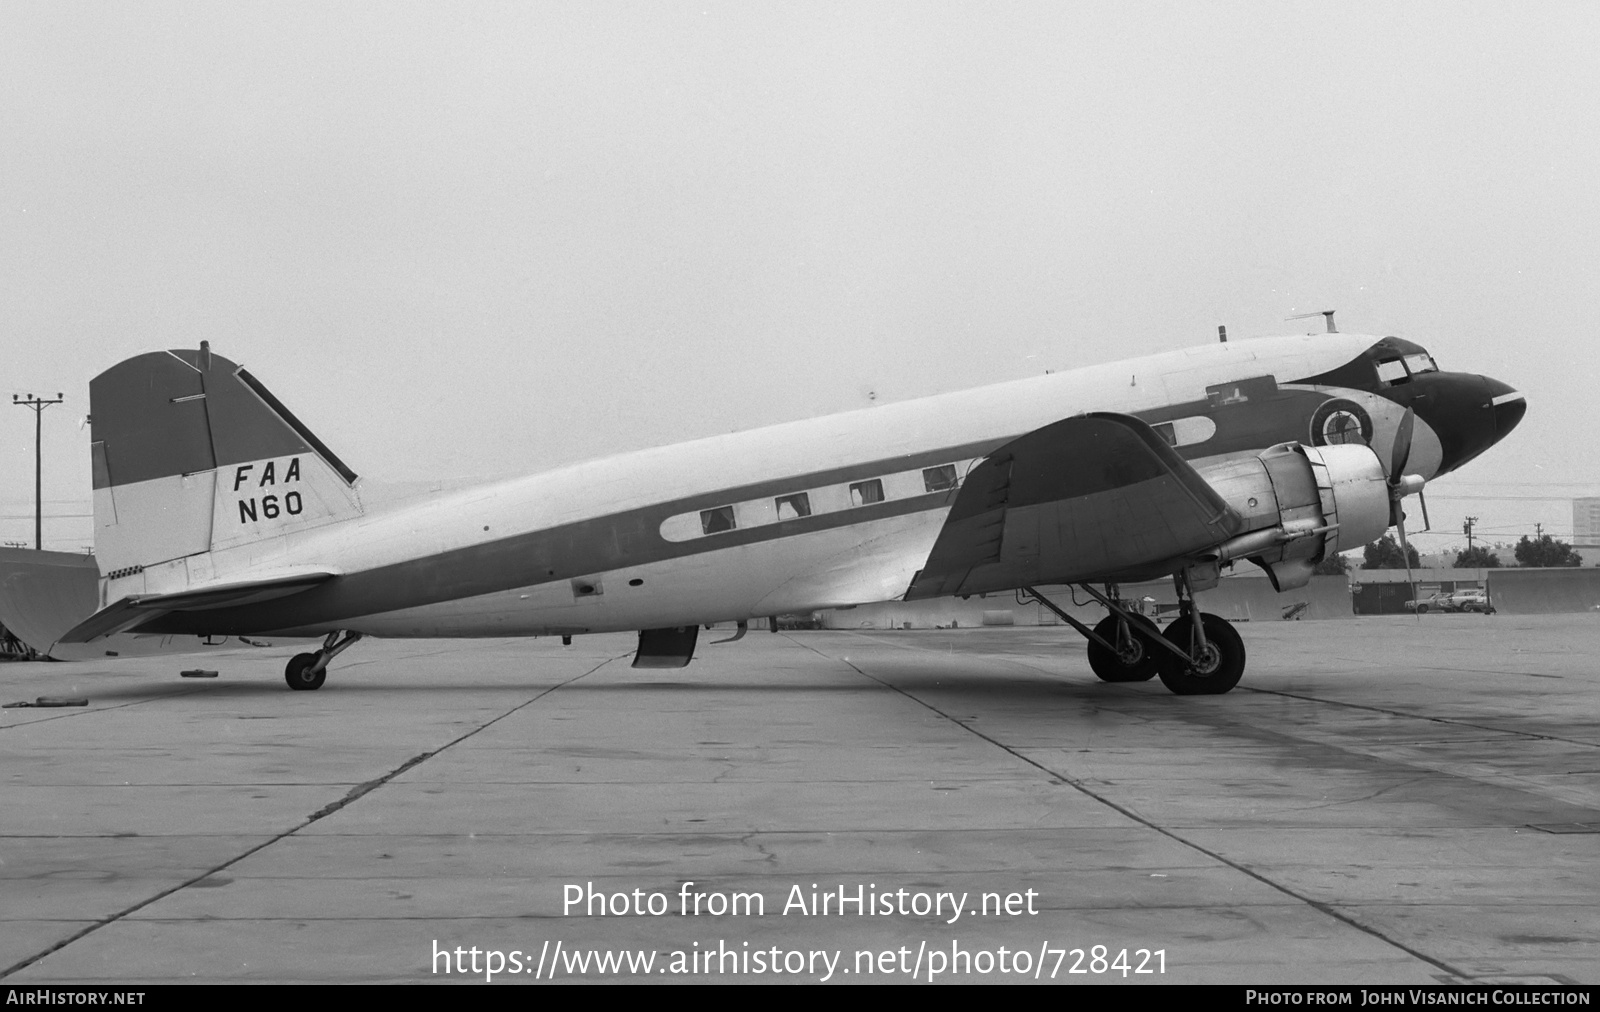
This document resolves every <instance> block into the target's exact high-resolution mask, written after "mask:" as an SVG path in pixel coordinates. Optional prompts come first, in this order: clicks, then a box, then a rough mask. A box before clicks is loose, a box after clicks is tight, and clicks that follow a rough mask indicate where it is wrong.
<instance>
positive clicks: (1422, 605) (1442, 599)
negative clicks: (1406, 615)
mask: <svg viewBox="0 0 1600 1012" xmlns="http://www.w3.org/2000/svg"><path fill="white" fill-rule="evenodd" d="M1449 610H1450V595H1449V594H1445V593H1438V594H1429V595H1428V596H1427V597H1419V598H1417V599H1416V600H1415V601H1407V602H1406V611H1414V612H1416V613H1417V614H1418V615H1426V614H1427V613H1428V612H1430V611H1449Z"/></svg>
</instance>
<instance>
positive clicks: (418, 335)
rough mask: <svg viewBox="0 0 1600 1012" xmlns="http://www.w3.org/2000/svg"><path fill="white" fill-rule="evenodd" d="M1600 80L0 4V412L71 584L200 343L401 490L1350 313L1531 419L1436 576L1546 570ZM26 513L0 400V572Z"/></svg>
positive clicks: (1586, 382) (630, 23)
mask: <svg viewBox="0 0 1600 1012" xmlns="http://www.w3.org/2000/svg"><path fill="white" fill-rule="evenodd" d="M1597 52H1600V5H1596V4H1593V3H1524V4H1508V3H1483V4H1471V3H1460V2H1454V3H1447V4H1429V3H1417V2H1408V3H1405V4H1394V3H1381V4H1352V3H1340V4H1289V3H1282V2H1272V3H1259V4H1200V3H1171V4H1149V5H1137V4H1128V3H1116V4H1113V3H1108V2H1100V3H1093V4H1067V3H1060V2H1052V3H1040V4H1028V3H1004V4H956V3H946V4H937V3H928V2H917V3H905V4H870V3H861V2H850V3H843V4H823V3H790V4H758V3H750V2H738V3H697V4H681V3H671V2H661V3H641V4H620V3H572V4H538V3H515V4H503V5H502V4H479V3H434V4H410V5H402V4H397V3H381V4H378V3H374V4H328V3H320V2H319V3H307V4H289V3H272V4H246V3H228V4H215V3H194V4H157V3H138V4H105V3H83V4H70V3H62V2H59V0H51V2H47V3H29V2H22V0H8V2H6V3H5V4H3V5H0V131H3V133H0V216H3V217H0V350H3V352H4V356H3V358H0V370H3V372H0V393H4V394H10V393H21V392H29V391H31V392H35V393H46V394H49V395H51V396H53V395H54V394H55V393H56V392H57V391H61V392H63V393H64V394H65V395H66V397H67V403H66V405H65V406H63V407H57V408H51V409H49V410H48V411H47V412H46V413H45V415H44V426H45V443H44V452H45V497H46V499H47V500H50V502H48V503H47V505H46V517H47V519H46V547H50V548H60V549H75V548H78V547H81V546H86V545H87V544H88V543H89V541H90V538H91V532H92V527H91V524H90V522H89V520H88V519H87V518H86V517H83V516H76V517H75V516H70V515H65V514H87V513H88V512H89V483H90V474H89V457H88V430H87V428H80V426H79V422H80V421H81V420H82V418H83V415H84V414H85V413H86V412H87V411H88V383H89V380H90V378H91V377H93V376H94V375H95V374H97V373H99V372H100V371H102V370H103V369H105V368H107V367H109V366H111V365H112V364H114V363H116V362H117V361H119V360H121V359H123V358H125V357H127V356H129V355H133V354H136V353H139V352H143V351H149V350H155V349H161V348H169V347H195V346H197V345H198V343H199V342H200V341H201V340H203V339H204V340H209V341H211V343H212V346H213V348H214V349H215V350H216V351H218V352H219V353H221V354H223V355H226V356H228V357H229V358H232V359H234V360H236V361H239V362H242V363H244V364H246V365H247V366H248V367H249V368H250V369H251V371H252V372H254V373H255V374H256V375H257V376H258V377H260V378H261V379H262V380H263V381H264V382H266V383H267V384H268V385H269V386H271V387H272V389H273V391H274V392H275V393H276V394H277V395H278V397H279V398H280V399H281V400H283V401H284V402H285V403H286V404H288V405H289V406H290V407H291V408H292V409H293V410H294V411H295V412H296V413H297V414H299V415H300V417H301V418H302V419H304V420H305V421H306V422H307V423H308V424H309V425H310V426H311V427H312V428H313V429H314V430H315V431H316V432H317V433H318V434H319V435H320V436H321V437H322V438H323V439H324V441H326V442H327V443H328V444H329V445H330V446H332V447H333V448H334V450H335V451H336V452H338V453H339V454H340V455H341V456H342V457H343V458H344V459H345V460H346V461H347V462H348V463H350V464H351V466H353V467H354V468H355V469H356V470H358V471H360V472H362V473H363V474H365V475H371V476H373V477H375V478H389V479H396V480H410V479H419V478H427V477H433V476H460V475H473V474H482V475H502V474H507V473H512V472H526V471H534V470H541V469H544V468H547V467H549V466H552V465H555V464H558V463H562V462H568V461H573V460H578V459H582V458H585V457H589V456H597V455H601V454H606V453H611V452H616V451H619V450H626V449H632V448H637V447H643V446H650V445H658V444H661V443H667V442H672V441H675V440H679V439H686V438H691V437H695V436H702V435H708V434H712V433H717V432H725V431H730V430H734V429H740V428H748V427H752V426H757V425H762V424H766V423H770V422H777V421H784V420H788V419H793V418H800V417H805V416H808V415H814V414H821V413H826V412H831V411H837V410H842V409H846V408H853V407H859V406H863V405H865V404H866V403H867V397H868V394H869V392H876V395H877V398H878V400H879V401H880V402H881V401H885V400H898V399H904V398H909V397H916V396H921V395H925V394H932V393H939V392H943V391H948V390H954V389H959V388H962V387H966V386H971V385H976V384H978V383H985V382H993V381H999V380H1005V379H1013V378H1017V377H1022V376H1027V375H1032V374H1035V373H1038V372H1042V371H1043V370H1044V369H1046V368H1053V369H1060V368H1068V367H1071V366H1075V365H1083V364H1089V363H1095V362H1103V361H1109V360H1113V359H1117V358H1123V357H1128V356H1132V355H1137V354H1145V353H1150V352H1157V351H1165V350H1169V349H1172V348H1178V347H1183V346H1185V345H1190V344H1199V343H1206V342H1209V341H1213V340H1215V335H1216V326H1217V324H1219V323H1225V324H1227V326H1228V329H1229V333H1230V335H1231V336H1232V337H1234V338H1244V337H1248V336H1258V335H1267V334H1278V333H1293V332H1297V331H1301V330H1304V329H1306V328H1307V326H1308V325H1307V324H1306V323H1303V322H1297V323H1286V322H1284V318H1285V317H1287V316H1289V315H1291V314H1293V313H1297V312H1306V311H1313V310H1319V309H1325V308H1335V309H1337V310H1338V311H1339V315H1338V322H1339V324H1340V328H1341V329H1343V330H1347V331H1357V332H1366V333H1374V334H1398V335H1401V336H1404V337H1407V338H1409V339H1411V340H1414V341H1417V342H1419V343H1421V344H1423V345H1425V346H1427V347H1428V348H1429V349H1430V350H1432V351H1433V352H1434V354H1435V356H1436V357H1437V358H1438V360H1439V362H1440V364H1441V366H1442V367H1444V368H1446V369H1459V370H1466V371H1472V372H1483V373H1488V374H1490V375H1493V376H1495V377H1497V378H1500V379H1503V380H1505V381H1506V382H1509V383H1511V384H1513V385H1514V386H1516V387H1518V388H1519V389H1521V390H1524V391H1525V392H1526V393H1527V396H1528V402H1529V409H1528V415H1527V418H1526V420H1525V421H1524V422H1523V424H1522V426H1521V427H1520V428H1519V429H1518V430H1517V431H1516V433H1515V434H1514V435H1513V436H1512V437H1511V438H1510V439H1509V440H1508V441H1506V442H1505V443H1502V444H1501V445H1500V446H1498V447H1496V448H1495V449H1493V450H1491V451H1490V452H1489V453H1488V454H1486V455H1485V456H1484V457H1482V458H1480V459H1479V460H1477V461H1475V462H1473V463H1472V464H1470V465H1468V467H1467V468H1465V469H1464V471H1463V472H1462V473H1461V474H1459V475H1457V476H1451V477H1447V478H1444V479H1441V480H1440V481H1439V482H1437V483H1436V484H1435V485H1434V486H1433V487H1431V489H1430V492H1431V494H1430V496H1429V505H1430V508H1431V511H1432V513H1433V520H1434V524H1435V527H1436V528H1441V529H1442V533H1440V534H1436V535H1433V536H1432V537H1431V539H1422V544H1423V547H1424V548H1425V549H1429V548H1434V547H1441V546H1444V545H1446V544H1454V543H1456V542H1460V541H1461V537H1460V534H1459V528H1460V522H1461V515H1462V514H1463V513H1469V512H1470V513H1473V514H1476V515H1477V516H1479V517H1480V528H1481V529H1482V530H1483V531H1485V532H1486V533H1488V534H1489V536H1490V537H1492V538H1493V537H1501V536H1504V537H1509V538H1513V539H1514V538H1515V536H1516V535H1517V534H1520V533H1523V532H1528V531H1531V529H1532V526H1533V524H1534V523H1535V522H1542V523H1544V524H1545V525H1546V530H1547V531H1553V532H1554V533H1556V534H1558V535H1560V536H1564V535H1567V534H1569V533H1570V531H1571V512H1570V508H1569V507H1568V505H1567V503H1566V501H1565V497H1567V496H1571V495H1574V494H1591V495H1600V446H1597V440H1596V433H1595V422H1596V420H1597V414H1600V413H1597V412H1596V410H1595V408H1594V402H1595V399H1596V398H1597V397H1600V376H1597V371H1600V370H1597V363H1600V342H1597V341H1596V340H1595V339H1594V338H1593V337H1592V336H1591V335H1592V334H1593V333H1594V331H1595V329H1596V324H1597V318H1600V111H1597V110H1600V101H1597V96H1600V58H1597V57H1596V53H1597ZM1315 329H1320V322H1319V323H1318V324H1317V328H1315ZM3 399H4V400H5V401H6V402H8V403H9V401H10V397H9V396H5V397H4V398H3ZM32 479H33V415H32V413H31V412H28V411H25V410H23V409H20V408H10V409H9V410H8V411H6V412H4V413H3V414H0V482H3V485H0V513H3V515H4V517H5V519H4V520H3V521H0V541H23V540H25V541H28V542H29V543H30V544H31V540H32V521H31V509H32V502H31V499H32ZM1451 495H1457V496H1462V495H1474V496H1480V497H1504V496H1522V497H1536V496H1543V497H1552V498H1545V499H1531V498H1510V499H1507V498H1471V499H1451V498H1449V496H1451ZM52 515H55V516H52ZM1452 532H1453V533H1452Z"/></svg>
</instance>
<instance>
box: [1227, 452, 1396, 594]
mask: <svg viewBox="0 0 1600 1012" xmlns="http://www.w3.org/2000/svg"><path fill="white" fill-rule="evenodd" d="M1197 470H1198V471H1199V472H1200V475H1201V477H1203V478H1205V480H1206V482H1207V483H1208V484H1210V485H1211V487H1212V488H1214V489H1216V491H1217V492H1218V494H1220V495H1221V496H1222V497H1223V498H1224V499H1226V500H1227V501H1228V504H1229V505H1230V506H1232V507H1233V508H1234V509H1235V510H1237V511H1238V513H1239V515H1240V516H1241V517H1243V518H1244V521H1245V524H1244V529H1243V530H1242V531H1241V532H1240V533H1239V534H1237V535H1235V536H1234V537H1232V538H1230V539H1229V540H1227V541H1225V542H1223V543H1222V544H1221V545H1219V546H1217V548H1216V549H1215V550H1214V551H1213V552H1210V553H1207V554H1206V555H1205V556H1202V557H1201V558H1200V559H1199V560H1197V561H1198V562H1199V563H1201V564H1202V565H1203V566H1204V565H1211V566H1215V565H1220V564H1222V563H1226V562H1229V561H1232V560H1234V559H1248V560H1250V561H1251V562H1254V563H1256V564H1257V565H1259V566H1261V567H1262V568H1263V569H1265V570H1266V571H1267V575H1268V576H1269V577H1271V579H1272V585H1273V587H1274V588H1275V589H1277V590H1279V591H1284V590H1292V589H1294V588H1296V587H1303V586H1305V585H1306V583H1308V582H1309V581H1310V579H1311V571H1312V569H1313V568H1314V567H1315V566H1316V564H1317V563H1318V562H1321V561H1322V560H1323V559H1324V558H1326V557H1327V556H1329V555H1332V554H1334V553H1336V552H1339V551H1343V550H1345V549H1349V548H1354V547H1356V546H1357V545H1364V544H1366V543H1367V542H1369V541H1372V540H1374V539H1376V538H1378V537H1380V536H1382V534H1383V532H1384V531H1386V530H1387V529H1388V528H1389V487H1388V483H1387V481H1386V480H1385V478H1384V473H1383V464H1382V463H1381V462H1380V461H1379V460H1378V456H1377V454H1376V453H1374V452H1373V451H1372V449H1371V448H1370V447H1367V446H1360V445H1343V446H1304V445H1302V444H1299V443H1280V444H1278V445H1277V446H1273V447H1269V448H1268V449H1266V450H1265V451H1263V452H1262V453H1260V454H1258V455H1257V456H1254V457H1245V458H1240V459H1235V460H1228V461H1222V462H1220V463H1216V464H1211V465H1208V466H1206V467H1201V468H1198V469H1197Z"/></svg>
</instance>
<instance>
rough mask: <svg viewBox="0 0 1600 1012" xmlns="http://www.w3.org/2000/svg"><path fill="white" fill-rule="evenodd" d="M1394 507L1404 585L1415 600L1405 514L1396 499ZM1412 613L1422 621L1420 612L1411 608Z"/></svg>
mask: <svg viewBox="0 0 1600 1012" xmlns="http://www.w3.org/2000/svg"><path fill="white" fill-rule="evenodd" d="M1394 508H1395V513H1396V514H1397V517H1396V519H1395V522H1394V525H1395V529H1396V530H1398V531H1399V532H1400V559H1401V561H1403V562H1404V563H1405V564H1406V586H1407V587H1408V588H1410V590H1411V600H1413V601H1415V600H1416V599H1417V584H1416V581H1415V580H1413V579H1412V578H1411V546H1410V545H1408V544H1407V543H1406V515H1405V513H1404V512H1402V511H1401V509H1400V503H1399V501H1398V500H1397V501H1396V502H1395V504H1394ZM1413 614H1416V616H1417V621H1418V622H1421V621H1422V615H1421V613H1418V612H1416V610H1415V609H1413Z"/></svg>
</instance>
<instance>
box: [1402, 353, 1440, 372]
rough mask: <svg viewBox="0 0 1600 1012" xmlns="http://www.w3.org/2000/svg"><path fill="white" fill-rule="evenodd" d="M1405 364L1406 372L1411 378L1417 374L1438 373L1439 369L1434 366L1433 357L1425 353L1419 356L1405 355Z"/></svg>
mask: <svg viewBox="0 0 1600 1012" xmlns="http://www.w3.org/2000/svg"><path fill="white" fill-rule="evenodd" d="M1405 363H1406V371H1407V372H1409V373H1410V374H1411V375H1413V376H1415V375H1417V374H1418V373H1424V372H1438V371H1439V367H1438V366H1437V365H1435V364H1434V361H1433V356H1432V355H1430V354H1428V353H1427V352H1423V353H1422V354H1420V355H1407V356H1406V358H1405Z"/></svg>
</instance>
